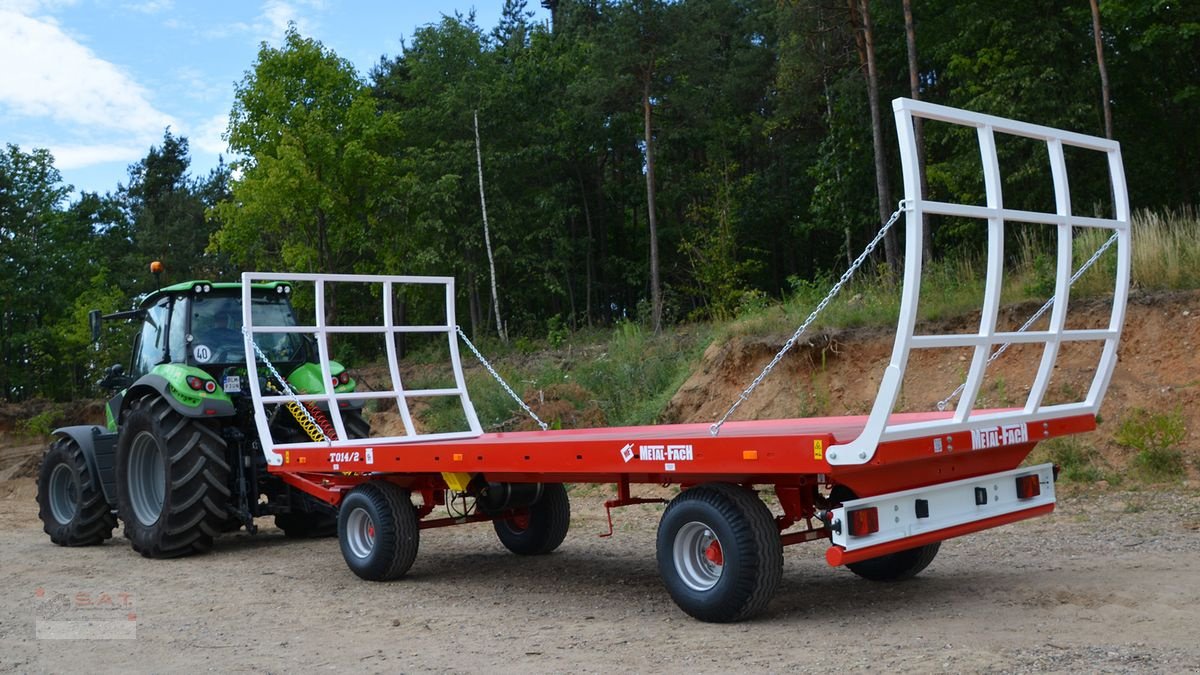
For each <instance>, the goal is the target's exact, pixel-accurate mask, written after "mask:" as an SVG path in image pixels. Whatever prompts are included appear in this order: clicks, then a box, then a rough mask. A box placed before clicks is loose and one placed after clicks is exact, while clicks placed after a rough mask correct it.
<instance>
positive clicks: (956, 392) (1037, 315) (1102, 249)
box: [937, 232, 1118, 411]
mask: <svg viewBox="0 0 1200 675" xmlns="http://www.w3.org/2000/svg"><path fill="white" fill-rule="evenodd" d="M1117 235H1118V233H1116V232H1113V233H1112V236H1111V237H1109V238H1108V241H1106V242H1104V245H1103V246H1101V247H1100V248H1098V249H1096V252H1095V253H1093V254H1092V257H1090V258H1088V259H1087V262H1085V263H1083V265H1082V266H1081V267H1080V268H1079V269H1078V270H1076V271H1075V274H1072V275H1071V281H1069V282H1068V283H1067V288H1070V287H1071V286H1074V285H1075V281H1076V280H1077V279H1078V278H1079V277H1080V276H1082V275H1083V273H1084V272H1086V271H1088V268H1089V267H1091V266H1092V265H1094V264H1096V261H1097V260H1099V259H1100V256H1101V255H1103V254H1104V252H1105V251H1107V250H1108V249H1109V248H1110V247H1111V246H1112V245H1113V244H1115V243H1116V242H1117ZM1056 297H1058V296H1050V299H1049V300H1047V301H1046V304H1044V305H1042V307H1041V309H1039V310H1038V311H1036V312H1034V313H1033V316H1031V317H1029V319H1028V320H1027V321H1026V322H1025V323H1024V324H1023V325H1022V326H1021V327H1020V328H1018V329H1017V332H1018V333H1024V332H1025V331H1027V330H1029V327H1030V326H1032V325H1033V324H1034V323H1036V322H1037V320H1038V319H1040V318H1042V315H1043V314H1045V313H1046V311H1047V310H1049V309H1050V308H1051V307H1053V306H1054V299H1055V298H1056ZM1010 346H1012V343H1011V342H1005V343H1004V344H1002V345H1000V347H999V349H997V350H996V351H994V352H992V355H991V356H989V357H988V360H987V362H986V363H984V364H983V368H984V370H987V367H988V366H990V365H992V361H995V360H996V359H998V358H1000V355H1001V354H1003V353H1004V352H1006V351H1008V348H1009V347H1010ZM966 388H967V383H966V382H963V383H962V384H960V385H958V388H957V389H955V390H954V391H952V392H950V395H949V396H947V397H946V398H944V399H942V400H940V401H938V404H937V409H938V410H939V411H944V410H945V409H946V406H947V405H949V403H950V401H953V400H954V398H955V397H957V396H958V395H959V394H961V393H962V392H963V389H966Z"/></svg>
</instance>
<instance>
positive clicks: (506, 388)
mask: <svg viewBox="0 0 1200 675" xmlns="http://www.w3.org/2000/svg"><path fill="white" fill-rule="evenodd" d="M454 330H456V331H458V336H459V337H460V338H462V340H463V342H465V343H467V347H469V348H470V349H471V353H472V354H474V355H475V358H477V359H479V362H480V363H482V364H483V367H484V368H486V369H487V371H488V372H489V373H491V375H492V377H494V378H496V381H497V382H499V383H500V386H501V387H504V391H507V392H508V395H509V396H511V397H512V399H513V400H514V401H516V402H517V404H518V405H520V406H521V409H522V410H524V411H525V412H526V413H528V414H529V416H530V417H532V418H533V421H534V422H537V424H538V426H539V427H541V428H542V431H545V430H547V429H549V428H550V425H548V424H546V423H545V422H543V421H542V418H540V417H538V416H537V413H535V412H533V409H532V408H530V407H529V406H528V405H526V404H525V401H523V400H521V397H520V396H517V392H515V391H513V390H512V387H510V386H508V383H507V382H505V381H504V378H503V377H500V373H497V372H496V369H495V368H493V367H492V364H490V363H488V360H487V359H485V358H483V354H480V353H479V350H478V349H476V348H475V345H473V344H471V340H470V339H468V338H467V334H466V333H464V332H463V329H462V326H455V327H454Z"/></svg>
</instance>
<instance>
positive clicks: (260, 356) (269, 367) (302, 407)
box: [242, 326, 329, 443]
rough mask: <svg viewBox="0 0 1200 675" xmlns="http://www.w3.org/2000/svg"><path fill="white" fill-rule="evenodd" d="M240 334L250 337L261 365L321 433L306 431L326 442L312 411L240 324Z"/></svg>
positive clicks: (291, 409)
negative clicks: (317, 434)
mask: <svg viewBox="0 0 1200 675" xmlns="http://www.w3.org/2000/svg"><path fill="white" fill-rule="evenodd" d="M242 334H243V335H245V336H247V337H249V338H250V345H251V346H252V347H254V354H255V356H257V357H258V359H259V360H260V361H262V363H263V365H265V366H266V367H267V370H269V371H270V372H271V376H272V377H274V378H275V381H276V382H278V383H279V386H281V387H283V393H284V394H286V395H288V396H290V397H291V398H292V403H294V404H295V405H297V406H299V407H300V411H301V412H303V413H304V417H306V418H307V419H308V422H309V423H310V424H312V425H313V427H316V429H317V433H319V434H321V438H319V439H318V438H316V437H313V434H312V432H311V431H308V429H305V431H306V432H307V433H308V435H309V436H310V437H312V439H313V440H314V441H318V442H320V441H324V442H326V443H328V442H329V437H328V436H326V435H325V431H324V430H322V429H321V425H320V424H317V420H316V419H315V418H314V417H313V416H312V413H311V412H309V411H308V406H306V405H304V404H303V403H301V402H300V397H299V396H297V395H296V392H294V391H292V387H291V386H290V385H289V384H288V381H287V380H286V379H284V377H283V376H282V375H280V374H279V371H278V370H275V364H273V363H271V359H268V358H267V355H266V354H264V353H263V350H262V349H261V348H259V346H258V343H257V342H255V341H254V336H253V335H251V334H250V330H249V329H248V328H246V327H245V326H242ZM247 375H249V373H247ZM288 407H289V410H290V412H291V413H292V415H295V414H296V410H295V409H294V408H291V406H288ZM296 421H297V422H300V419H299V417H297V418H296ZM300 425H301V427H303V426H304V423H303V422H300Z"/></svg>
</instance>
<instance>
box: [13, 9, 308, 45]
mask: <svg viewBox="0 0 1200 675" xmlns="http://www.w3.org/2000/svg"><path fill="white" fill-rule="evenodd" d="M0 1H3V0H0ZM325 8H326V6H325V2H324V0H264V2H263V3H262V11H261V12H259V15H258V16H257V17H255V18H254V20H253V21H249V22H246V21H235V22H231V23H227V24H223V25H220V26H214V27H212V28H209V29H207V30H205V31H204V33H203V34H204V36H205V37H207V38H213V39H219V38H225V37H229V36H231V35H252V36H253V37H254V40H255V42H266V43H278V42H279V41H281V40H282V39H283V36H284V34H285V33H286V32H287V28H288V24H289V23H294V24H296V30H298V31H300V33H301V34H302V35H311V34H312V33H313V32H314V31H315V30H316V29H317V27H318V22H317V21H316V20H314V19H313V18H312V17H311V16H309V13H310V11H315V12H322V11H324V10H325Z"/></svg>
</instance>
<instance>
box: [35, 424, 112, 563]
mask: <svg viewBox="0 0 1200 675" xmlns="http://www.w3.org/2000/svg"><path fill="white" fill-rule="evenodd" d="M37 490H38V491H37V503H38V518H41V519H42V529H43V530H45V531H46V534H48V535H50V541H52V542H54V543H56V544H58V545H59V546H92V545H94V544H99V543H102V542H103V541H104V540H105V539H110V538H112V533H113V528H115V527H116V526H117V517H116V516H115V515H114V514H113V512H112V507H111V506H109V504H108V501H106V500H105V499H104V492H103V490H102V489H101V488H100V477H99V476H97V475H96V473H95V472H94V471H92V470H91V467H89V466H88V463H87V458H86V457H85V456H84V454H83V448H81V447H79V444H78V443H76V442H75V440H74V439H72V438H59V439H56V440H55V441H54V442H53V443H51V444H50V447H49V448H47V449H46V454H45V455H44V456H43V457H42V464H41V466H40V467H38V481H37Z"/></svg>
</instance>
